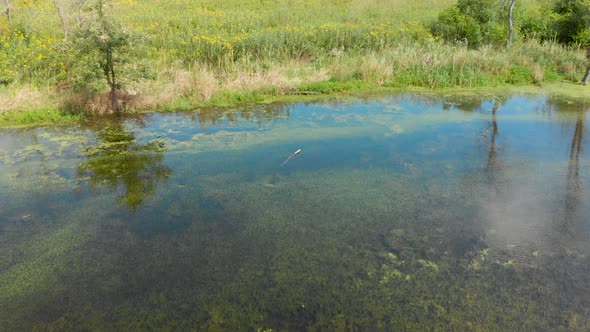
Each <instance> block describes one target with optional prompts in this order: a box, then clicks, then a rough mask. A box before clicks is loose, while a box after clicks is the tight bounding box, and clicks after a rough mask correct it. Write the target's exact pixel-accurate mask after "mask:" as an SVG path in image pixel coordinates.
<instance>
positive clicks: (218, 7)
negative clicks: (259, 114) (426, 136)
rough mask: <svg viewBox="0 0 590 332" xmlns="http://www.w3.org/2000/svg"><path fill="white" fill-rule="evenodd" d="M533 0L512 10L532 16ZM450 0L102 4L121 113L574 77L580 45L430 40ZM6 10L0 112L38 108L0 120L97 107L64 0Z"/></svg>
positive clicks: (95, 84)
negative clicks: (121, 48) (114, 40)
mask: <svg viewBox="0 0 590 332" xmlns="http://www.w3.org/2000/svg"><path fill="white" fill-rule="evenodd" d="M541 2H542V0H530V1H528V3H526V4H521V6H522V7H523V8H524V9H523V11H526V12H534V11H535V10H536V9H537V8H538V7H539V6H541V5H542V3H541ZM56 3H57V4H60V9H61V13H62V19H63V21H62V20H60V16H59V15H58V12H57V10H56V6H55V4H56ZM454 3H455V2H454V1H452V0H423V1H404V0H372V1H362V2H359V1H347V0H304V1H292V0H280V1H265V0H257V1H254V0H249V1H238V0H228V1H211V0H208V1H198V2H194V1H182V0H172V1H163V0H148V1H134V0H122V1H112V2H107V6H106V9H107V15H108V16H109V17H111V18H112V19H113V20H114V21H115V22H116V23H117V24H118V25H119V26H120V27H121V29H122V30H123V31H124V32H125V33H127V34H128V35H129V36H131V38H130V44H129V49H128V50H127V51H126V54H125V59H124V61H122V63H121V64H120V65H119V66H118V68H117V69H118V70H119V71H120V73H119V76H120V77H121V82H122V88H121V98H122V99H123V103H124V105H125V107H126V108H127V110H128V111H141V110H154V109H158V110H176V109H192V108H195V107H198V106H209V105H216V106H224V105H235V104H244V103H257V102H263V101H269V100H276V99H284V98H291V97H292V96H293V95H296V96H300V95H312V96H317V95H325V94H334V93H351V92H355V91H371V90H378V89H391V88H397V89H399V88H402V89H403V88H410V87H424V88H428V89H441V88H448V87H493V86H502V85H507V84H508V85H532V84H534V85H542V84H544V83H545V82H550V81H559V80H566V81H569V82H576V81H578V80H579V79H580V78H581V77H579V76H581V74H582V73H583V71H584V69H585V66H586V62H585V57H584V52H583V50H581V49H580V48H576V47H564V46H561V45H559V44H557V43H554V42H550V41H546V42H540V41H537V40H534V39H529V40H524V39H523V38H520V39H519V36H518V35H517V41H516V43H514V44H513V45H512V46H511V47H510V48H505V47H499V46H498V45H489V46H483V47H481V48H478V49H469V48H467V47H466V46H465V45H462V44H461V43H455V42H445V41H442V40H440V39H439V38H437V37H435V36H433V35H432V34H431V32H430V29H429V26H430V24H431V23H432V22H433V21H434V20H435V19H436V18H437V16H438V15H439V13H440V12H441V11H442V10H444V9H445V8H448V7H450V6H452V5H453V4H454ZM12 13H13V14H12V25H11V28H10V29H9V28H8V25H7V21H6V20H3V21H2V22H1V23H0V112H2V111H11V110H21V111H22V110H28V111H30V110H43V112H41V113H39V112H36V113H35V114H34V115H30V116H22V115H18V116H15V115H7V112H3V115H2V116H1V118H2V119H0V122H2V121H4V122H7V121H8V122H11V121H12V122H14V121H17V122H26V121H29V120H30V121H32V122H39V121H41V120H40V119H42V118H44V117H45V118H47V119H48V121H50V122H51V121H54V120H52V119H54V118H60V117H61V116H60V114H61V115H64V114H67V117H61V118H64V119H67V120H72V119H74V120H75V119H77V118H78V117H77V116H72V114H74V115H76V114H77V113H79V112H80V111H82V110H83V111H85V112H84V113H85V114H97V113H105V112H108V109H109V105H108V102H107V98H106V95H105V94H103V93H102V92H103V91H105V90H106V84H105V82H103V80H100V79H97V80H95V81H92V82H91V83H88V80H89V79H90V78H88V76H89V75H88V73H87V72H84V71H82V72H80V70H79V69H76V64H77V62H78V61H79V55H77V54H76V52H75V50H74V48H75V45H74V46H73V45H72V44H71V43H69V42H68V40H67V38H65V37H66V35H67V34H68V33H70V34H71V33H72V32H71V31H72V30H74V29H75V27H76V23H77V21H79V20H80V19H81V18H83V16H84V13H79V12H76V8H75V7H74V2H71V3H70V2H69V1H65V0H62V1H61V2H60V1H58V2H53V1H48V0H40V1H37V2H35V3H34V4H29V3H28V2H23V3H20V4H19V3H16V4H15V8H13V10H12ZM76 70H77V71H76ZM85 80H86V81H85ZM80 81H82V82H83V83H84V89H81V88H79V86H80ZM11 113H12V112H11ZM39 114H41V115H39ZM45 114H46V115H45ZM15 119H16V120H15ZM27 119H28V120H27Z"/></svg>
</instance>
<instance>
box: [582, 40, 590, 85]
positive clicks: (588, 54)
mask: <svg viewBox="0 0 590 332" xmlns="http://www.w3.org/2000/svg"><path fill="white" fill-rule="evenodd" d="M586 62H588V67H587V68H586V74H585V75H584V78H583V79H582V85H586V84H588V82H589V81H590V47H588V49H586Z"/></svg>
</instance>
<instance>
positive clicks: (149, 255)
mask: <svg viewBox="0 0 590 332" xmlns="http://www.w3.org/2000/svg"><path fill="white" fill-rule="evenodd" d="M587 109H588V107H587V106H586V105H583V104H579V103H571V102H570V103H568V102H563V101H558V100H550V99H548V98H545V97H539V96H519V95H515V96H484V97H481V96H468V95H455V96H447V97H440V96H427V95H408V94H406V95H398V96H390V97H378V98H377V97H375V98H371V99H366V100H360V99H359V100H348V101H344V102H342V101H340V102H324V103H313V104H292V105H271V106H264V107H258V108H245V109H237V110H228V109H211V110H205V111H202V112H200V113H176V114H146V115H141V116H136V117H126V118H113V119H106V120H101V121H97V122H95V123H89V124H85V125H80V126H72V127H56V128H53V127H42V128H33V129H22V130H15V129H5V130H1V131H0V326H3V327H5V328H7V329H8V330H30V329H34V328H37V329H43V330H44V329H51V328H53V329H57V330H63V329H82V330H109V331H110V330H133V329H140V330H145V329H148V330H149V329H165V328H168V329H172V330H261V331H264V330H271V329H272V330H274V331H278V330H304V329H311V330H326V329H327V330H333V329H363V330H404V329H417V330H433V329H440V330H449V329H457V330H472V331H474V330H475V331H476V330H490V329H492V330H514V329H519V330H588V329H590V319H589V318H588V317H590V312H589V311H590V256H589V254H590V207H589V205H588V204H587V202H588V198H587V193H588V191H589V189H590V185H589V180H590V179H589V174H590V159H589V157H588V154H587V153H586V151H585V149H584V144H588V142H587V140H588V139H587V136H588V125H589V120H588V119H587V118H588V116H587ZM297 149H301V150H302V152H301V154H299V155H297V156H294V157H293V158H292V159H290V160H289V161H288V162H287V163H286V164H285V165H284V166H282V167H281V166H280V165H281V163H283V161H284V160H285V159H287V157H288V156H289V155H290V154H292V153H293V152H294V151H296V150H297Z"/></svg>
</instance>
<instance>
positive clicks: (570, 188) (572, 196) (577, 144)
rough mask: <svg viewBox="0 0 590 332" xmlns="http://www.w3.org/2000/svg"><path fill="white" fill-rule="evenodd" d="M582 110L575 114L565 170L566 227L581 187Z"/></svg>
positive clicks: (571, 218)
mask: <svg viewBox="0 0 590 332" xmlns="http://www.w3.org/2000/svg"><path fill="white" fill-rule="evenodd" d="M584 114H585V112H584V108H583V106H582V105H580V109H578V110H577V112H576V125H575V129H574V136H573V137H572V142H571V145H570V155H569V161H568V168H567V182H566V194H565V222H566V225H567V224H570V223H571V222H572V221H574V219H575V217H576V211H577V209H578V205H579V201H580V196H581V185H580V153H581V152H582V143H583V141H584V122H585V119H584V118H585V116H584Z"/></svg>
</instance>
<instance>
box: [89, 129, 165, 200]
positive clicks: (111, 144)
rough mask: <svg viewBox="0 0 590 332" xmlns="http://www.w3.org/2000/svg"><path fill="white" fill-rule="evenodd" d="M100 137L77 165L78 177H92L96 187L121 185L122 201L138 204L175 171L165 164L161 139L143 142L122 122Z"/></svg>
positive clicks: (102, 132) (91, 180)
mask: <svg viewBox="0 0 590 332" xmlns="http://www.w3.org/2000/svg"><path fill="white" fill-rule="evenodd" d="M97 139H98V142H97V144H96V145H94V146H91V147H88V148H87V149H86V153H85V154H86V161H85V162H83V163H81V164H79V165H78V169H77V173H78V176H79V177H82V176H90V184H91V185H93V186H99V185H101V184H106V185H108V186H109V187H110V188H112V189H117V188H120V187H122V188H123V190H124V194H123V196H122V197H121V199H120V201H119V202H120V204H123V205H127V206H129V207H131V208H132V209H135V208H137V207H139V206H140V205H141V203H142V202H143V201H144V200H145V199H146V198H147V197H150V196H152V195H153V193H154V190H155V187H156V185H157V183H158V182H159V181H161V180H164V179H167V178H168V177H170V175H171V173H172V171H171V170H170V169H169V168H168V167H166V166H164V165H163V164H162V161H163V154H162V153H163V151H164V149H165V147H164V142H163V141H161V140H159V139H157V140H154V141H151V142H149V143H146V144H140V143H138V142H137V141H136V139H135V135H134V134H133V133H132V132H129V131H127V130H126V129H125V128H124V127H123V125H122V124H121V123H115V124H113V125H110V126H109V127H107V128H105V129H102V130H100V131H99V132H98V133H97Z"/></svg>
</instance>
